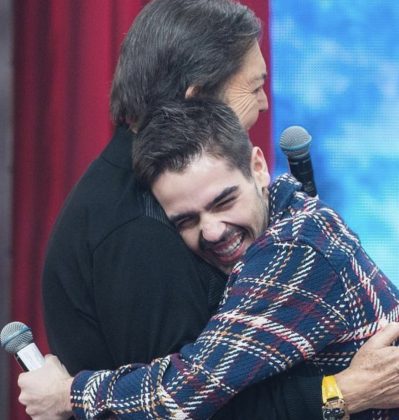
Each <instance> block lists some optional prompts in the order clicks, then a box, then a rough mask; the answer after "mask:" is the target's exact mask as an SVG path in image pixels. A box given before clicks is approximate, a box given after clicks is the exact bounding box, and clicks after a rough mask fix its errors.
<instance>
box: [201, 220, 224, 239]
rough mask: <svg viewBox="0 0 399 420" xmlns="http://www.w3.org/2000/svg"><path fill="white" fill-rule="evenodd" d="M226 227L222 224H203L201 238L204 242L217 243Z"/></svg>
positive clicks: (214, 222) (211, 222) (212, 222)
mask: <svg viewBox="0 0 399 420" xmlns="http://www.w3.org/2000/svg"><path fill="white" fill-rule="evenodd" d="M225 229H226V225H225V224H224V223H223V222H218V221H210V222H207V223H204V224H203V225H202V229H201V236H202V239H204V240H205V241H206V242H218V241H220V239H222V237H223V233H224V231H225Z"/></svg>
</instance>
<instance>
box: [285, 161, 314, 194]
mask: <svg viewBox="0 0 399 420" xmlns="http://www.w3.org/2000/svg"><path fill="white" fill-rule="evenodd" d="M288 163H289V165H290V170H291V174H292V175H293V176H294V177H295V178H296V179H297V180H298V181H299V182H300V183H301V184H302V190H303V191H304V192H305V193H306V194H308V195H309V196H310V197H316V196H317V190H316V184H315V182H314V177H313V167H312V161H311V159H310V154H308V155H306V156H304V157H303V158H301V159H292V158H290V157H289V158H288Z"/></svg>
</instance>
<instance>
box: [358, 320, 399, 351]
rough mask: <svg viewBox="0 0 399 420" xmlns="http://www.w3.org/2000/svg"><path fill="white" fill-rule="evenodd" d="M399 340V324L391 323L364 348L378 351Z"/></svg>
mask: <svg viewBox="0 0 399 420" xmlns="http://www.w3.org/2000/svg"><path fill="white" fill-rule="evenodd" d="M397 338H399V322H391V323H390V324H388V325H387V326H386V327H384V328H382V329H381V330H380V331H378V332H377V333H376V334H375V335H374V336H373V337H371V338H370V339H369V340H368V341H367V343H366V344H365V345H364V346H363V348H368V349H371V348H374V349H378V348H382V347H386V346H390V345H391V344H392V342H393V341H395V340H396V339H397Z"/></svg>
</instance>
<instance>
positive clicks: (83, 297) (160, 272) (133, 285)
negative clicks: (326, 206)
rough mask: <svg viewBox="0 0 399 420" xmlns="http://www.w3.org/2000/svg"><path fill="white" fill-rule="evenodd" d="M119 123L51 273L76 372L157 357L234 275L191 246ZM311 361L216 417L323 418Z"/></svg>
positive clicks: (73, 201)
mask: <svg viewBox="0 0 399 420" xmlns="http://www.w3.org/2000/svg"><path fill="white" fill-rule="evenodd" d="M132 139H133V135H132V133H131V132H130V131H129V130H128V129H127V128H126V127H119V128H118V129H117V130H116V133H115V135H114V137H113V139H112V141H111V142H110V144H109V145H108V146H107V147H106V148H105V150H104V151H103V153H102V154H101V155H100V157H99V158H98V159H96V160H95V161H94V162H93V163H92V164H91V166H90V167H89V168H88V170H87V171H86V173H85V174H84V175H83V177H82V178H81V179H80V181H79V182H78V183H77V185H76V186H75V187H74V189H73V190H72V192H71V193H70V195H69V196H68V198H67V200H66V202H65V204H64V208H63V210H62V212H61V214H60V215H59V217H58V220H57V223H56V225H55V227H54V230H53V233H52V236H51V239H50V242H49V246H48V251H47V257H46V261H45V267H44V273H43V299H44V310H45V311H44V312H45V323H46V329H47V335H48V340H49V344H50V348H51V351H52V352H53V353H54V354H56V355H57V356H58V357H59V358H60V359H61V361H62V362H63V363H64V364H65V366H66V367H67V369H68V370H69V371H70V372H71V373H72V374H75V373H77V372H78V371H80V370H82V369H90V370H93V369H94V370H97V369H113V368H116V367H118V366H120V365H123V364H126V363H129V362H133V361H134V362H143V363H148V362H150V361H151V360H152V359H154V358H156V357H158V356H165V355H167V354H169V353H173V352H176V351H177V350H178V349H179V348H180V347H181V346H182V345H184V344H185V343H187V342H190V341H193V340H194V339H195V337H197V336H198V335H199V333H200V331H201V330H202V328H203V327H204V326H205V324H206V322H207V320H208V319H209V317H210V315H211V313H212V312H213V311H214V310H215V309H216V306H217V304H218V302H219V299H220V298H221V295H222V292H223V288H224V283H225V280H226V279H225V277H224V275H222V274H221V273H219V272H217V271H215V270H214V269H212V268H211V267H209V266H208V265H207V264H205V263H203V262H202V261H200V260H199V259H197V258H196V257H195V256H193V255H192V254H191V253H190V251H188V249H187V248H186V247H185V245H184V243H183V242H182V240H181V238H180V236H179V235H178V234H177V233H176V232H175V230H174V229H173V228H172V227H171V226H170V225H169V224H168V222H167V220H166V218H165V216H164V214H163V212H162V209H161V208H160V207H159V206H158V205H157V203H156V202H155V201H154V199H153V198H152V197H151V196H150V195H149V194H147V193H145V192H143V191H141V190H140V189H139V188H138V186H137V185H136V182H135V178H134V174H133V172H132V170H131V145H132ZM309 369H310V368H307V367H306V366H302V367H301V368H300V369H299V370H296V371H295V372H294V371H291V372H288V373H286V374H283V375H279V376H277V377H275V378H273V379H271V380H269V381H266V382H263V383H261V384H258V385H256V386H253V387H251V388H249V389H247V390H246V391H244V392H243V393H241V394H240V395H238V396H236V397H235V398H234V399H233V400H232V401H231V402H230V403H229V404H228V405H227V406H226V407H225V408H224V409H223V410H221V411H220V413H219V414H218V415H217V416H216V417H215V418H217V419H229V420H230V419H251V420H254V419H268V420H269V419H304V420H310V419H320V418H321V417H322V416H321V409H320V408H321V396H320V390H321V377H320V376H319V375H318V374H317V372H314V371H310V370H309Z"/></svg>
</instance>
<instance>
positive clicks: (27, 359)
mask: <svg viewBox="0 0 399 420" xmlns="http://www.w3.org/2000/svg"><path fill="white" fill-rule="evenodd" d="M0 342H1V346H2V347H3V348H4V350H6V351H8V352H9V353H12V354H13V355H14V356H15V359H16V360H17V362H18V364H19V365H20V366H21V368H22V369H23V370H24V371H25V372H28V371H30V370H35V369H38V368H40V367H41V366H43V364H44V357H43V355H42V354H41V353H40V350H39V349H38V348H37V346H36V344H35V343H34V342H33V335H32V330H31V329H30V328H29V327H27V326H26V325H25V324H23V323H22V322H18V321H15V322H10V323H9V324H7V325H6V326H5V327H4V328H3V329H2V330H1V333H0Z"/></svg>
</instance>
